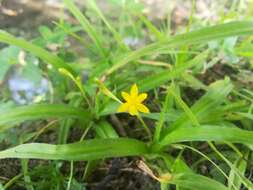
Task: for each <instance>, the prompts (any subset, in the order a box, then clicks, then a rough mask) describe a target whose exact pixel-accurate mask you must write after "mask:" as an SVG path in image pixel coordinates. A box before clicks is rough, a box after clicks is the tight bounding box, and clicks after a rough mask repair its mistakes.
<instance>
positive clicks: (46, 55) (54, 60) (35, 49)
mask: <svg viewBox="0 0 253 190" xmlns="http://www.w3.org/2000/svg"><path fill="white" fill-rule="evenodd" d="M0 42H3V43H7V44H9V45H15V46H17V47H20V48H21V49H24V50H26V51H28V52H30V53H31V54H33V55H35V56H37V57H39V58H40V59H41V60H43V61H44V62H46V63H48V64H51V65H52V66H53V67H55V68H57V69H58V68H65V69H67V70H68V71H70V72H71V73H72V74H74V75H76V74H75V71H74V70H73V69H72V68H71V66H69V65H68V64H66V63H65V62H64V61H63V60H62V59H61V58H59V57H58V56H56V55H54V54H52V53H50V52H48V51H46V50H44V49H43V48H41V47H39V46H36V45H34V44H32V43H30V42H27V41H26V40H23V39H19V38H16V37H14V36H12V35H11V34H9V33H7V32H5V31H2V30H0Z"/></svg>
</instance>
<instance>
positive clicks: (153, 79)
mask: <svg viewBox="0 0 253 190" xmlns="http://www.w3.org/2000/svg"><path fill="white" fill-rule="evenodd" d="M207 54H208V51H206V52H203V53H201V54H199V55H198V56H196V57H194V58H193V59H192V60H190V61H189V62H188V63H186V64H182V65H180V66H178V67H174V68H173V69H172V70H170V69H168V70H165V71H163V72H159V73H157V74H153V75H151V76H149V77H146V78H144V79H142V80H141V81H139V82H137V84H138V86H139V89H140V91H148V90H150V89H153V88H155V87H158V86H160V85H162V84H163V83H165V82H167V81H169V80H171V79H174V78H177V77H179V76H180V74H182V73H183V72H184V71H186V70H187V69H189V68H191V67H193V66H194V65H197V64H199V63H201V62H202V61H203V60H205V59H206V57H207Z"/></svg>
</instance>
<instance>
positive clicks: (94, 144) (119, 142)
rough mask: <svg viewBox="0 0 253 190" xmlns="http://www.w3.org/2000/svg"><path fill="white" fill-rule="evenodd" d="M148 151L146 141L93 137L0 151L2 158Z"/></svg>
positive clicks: (99, 156)
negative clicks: (79, 140) (67, 142)
mask: <svg viewBox="0 0 253 190" xmlns="http://www.w3.org/2000/svg"><path fill="white" fill-rule="evenodd" d="M147 153H148V148H147V146H146V144H145V143H143V142H141V141H138V140H135V139H129V138H117V139H93V140H86V141H82V142H77V143H73V144H65V145H50V144H44V143H30V144H22V145H19V146H16V147H14V148H10V149H7V150H4V151H1V152H0V159H4V158H29V159H47V160H76V161H77V160H97V159H103V158H109V157H123V156H141V155H145V154H147Z"/></svg>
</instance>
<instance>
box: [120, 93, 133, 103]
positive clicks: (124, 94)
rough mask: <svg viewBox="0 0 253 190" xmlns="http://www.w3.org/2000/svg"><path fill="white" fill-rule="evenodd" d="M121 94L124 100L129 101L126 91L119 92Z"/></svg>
mask: <svg viewBox="0 0 253 190" xmlns="http://www.w3.org/2000/svg"><path fill="white" fill-rule="evenodd" d="M121 96H122V97H123V98H124V100H126V101H127V102H129V101H130V99H131V97H130V95H129V94H128V93H126V92H121Z"/></svg>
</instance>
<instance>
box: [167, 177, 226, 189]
mask: <svg viewBox="0 0 253 190" xmlns="http://www.w3.org/2000/svg"><path fill="white" fill-rule="evenodd" d="M170 183H172V184H175V185H178V186H180V187H184V188H187V189H191V190H204V189H205V190H228V188H227V187H226V186H224V185H222V184H221V183H219V182H217V181H215V180H212V179H210V178H208V177H205V176H202V175H197V174H193V173H182V174H176V175H175V176H173V178H172V180H171V182H170Z"/></svg>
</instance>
